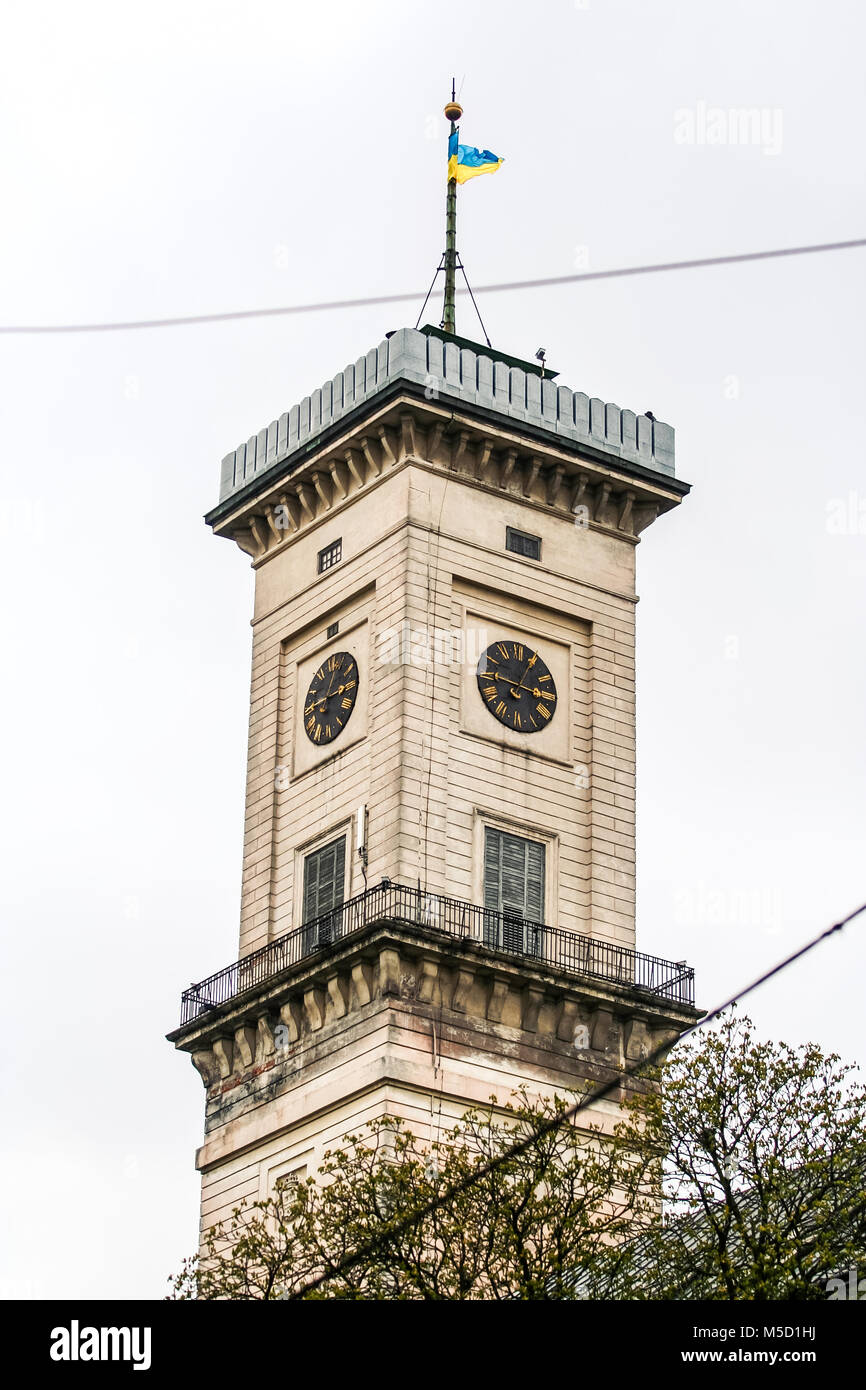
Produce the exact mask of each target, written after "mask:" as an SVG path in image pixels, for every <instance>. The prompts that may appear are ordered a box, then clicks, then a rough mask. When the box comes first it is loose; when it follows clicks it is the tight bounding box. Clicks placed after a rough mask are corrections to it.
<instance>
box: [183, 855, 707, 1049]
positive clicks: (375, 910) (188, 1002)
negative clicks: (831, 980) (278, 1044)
mask: <svg viewBox="0 0 866 1390" xmlns="http://www.w3.org/2000/svg"><path fill="white" fill-rule="evenodd" d="M375 922H393V923H395V924H398V925H400V926H412V927H418V926H420V927H426V928H429V929H430V930H433V931H438V932H444V933H446V934H447V935H448V936H452V937H458V938H461V939H464V940H467V941H474V942H477V943H478V945H479V946H485V947H488V948H489V949H490V950H493V951H496V952H502V953H505V954H507V955H511V956H517V957H520V958H521V959H524V960H527V959H528V960H537V961H538V962H540V963H541V964H544V965H552V966H555V967H556V969H558V970H563V971H565V972H566V973H567V974H569V975H574V976H579V977H581V976H582V977H589V978H591V979H597V980H606V981H608V982H610V983H613V984H619V985H626V986H627V987H628V988H630V989H638V990H643V991H646V993H647V994H650V995H653V996H655V997H656V998H658V999H666V1000H669V1001H671V1002H672V1003H675V1004H692V1005H693V1004H694V998H695V972H694V970H692V969H691V968H690V967H689V966H687V965H685V964H684V962H682V961H669V960H662V959H661V957H659V956H648V955H645V954H644V953H643V952H642V951H632V950H630V949H629V948H628V947H627V946H618V945H616V944H615V943H614V942H611V941H600V940H598V939H597V938H596V937H592V936H579V935H578V934H577V933H576V932H571V931H564V930H563V929H562V928H560V927H548V926H546V925H545V924H544V923H543V922H530V921H527V920H526V919H525V918H523V917H520V916H518V915H517V914H515V913H510V912H493V911H491V910H490V909H488V908H485V907H476V906H475V905H474V904H473V903H467V902H462V901H461V900H460V899H458V898H443V897H442V896H440V894H438V893H427V892H425V891H424V890H423V889H419V888H408V887H406V886H404V885H403V884H399V883H391V882H390V881H389V880H387V879H386V880H384V881H383V882H382V883H381V884H378V885H377V886H376V887H375V888H368V889H367V891H366V892H365V893H359V894H358V896H357V897H355V898H350V899H349V900H348V901H347V902H344V903H342V904H341V905H340V907H335V908H333V909H332V910H331V911H330V912H326V913H324V914H323V915H322V916H320V917H316V918H314V919H313V920H312V921H310V922H305V923H304V924H303V925H302V926H300V927H296V928H295V929H294V930H293V931H290V932H286V933H285V934H284V935H283V936H278V937H277V938H276V940H274V941H269V942H268V944H267V946H262V947H260V948H259V950H258V951H253V952H252V954H251V955H249V956H244V957H243V959H242V960H239V961H236V962H235V963H234V965H229V966H227V967H226V969H225V970H219V971H217V973H216V974H215V975H210V976H209V977H208V978H207V979H206V980H202V981H201V982H200V983H199V984H197V985H190V987H189V989H185V990H184V991H183V995H182V999H181V1025H183V1024H185V1023H191V1022H192V1021H193V1020H194V1019H196V1018H199V1017H201V1016H202V1015H203V1014H206V1013H208V1012H209V1011H210V1010H211V1009H216V1008H219V1006H220V1005H221V1004H227V1003H228V1002H229V1000H231V999H234V997H235V996H236V995H241V994H243V993H245V991H247V990H249V989H253V988H255V987H256V986H259V985H263V984H266V983H267V982H268V981H269V980H271V979H272V978H273V977H274V976H277V975H279V974H280V973H281V972H282V971H284V970H286V969H288V967H289V966H291V965H296V964H297V963H298V962H299V961H301V960H305V959H307V958H308V957H312V956H314V955H316V954H318V953H319V952H320V951H324V950H327V948H328V947H330V946H333V945H334V944H335V943H336V942H338V941H342V940H344V939H345V938H346V937H349V936H351V935H352V934H353V933H354V932H357V931H360V930H361V928H362V927H367V926H370V925H372V924H373V923H375Z"/></svg>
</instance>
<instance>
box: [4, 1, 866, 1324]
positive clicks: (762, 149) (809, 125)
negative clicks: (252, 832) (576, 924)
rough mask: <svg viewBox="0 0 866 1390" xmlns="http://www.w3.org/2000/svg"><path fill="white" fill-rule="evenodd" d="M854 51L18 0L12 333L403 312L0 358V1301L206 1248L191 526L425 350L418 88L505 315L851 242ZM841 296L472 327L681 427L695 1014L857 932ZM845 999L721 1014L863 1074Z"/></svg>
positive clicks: (233, 581)
mask: <svg viewBox="0 0 866 1390" xmlns="http://www.w3.org/2000/svg"><path fill="white" fill-rule="evenodd" d="M449 13H450V15H451V18H450V20H449V17H448V16H449ZM863 28H864V25H863V19H862V12H861V13H858V7H857V6H856V5H855V4H854V3H853V0H852V3H849V4H844V3H839V2H838V0H836V3H833V2H832V0H831V3H824V4H822V5H821V6H816V5H814V4H812V3H801V2H800V0H797V2H796V3H791V0H785V2H784V3H782V0H777V2H776V3H771V2H770V0H765V3H760V4H754V3H751V2H750V3H728V4H725V5H716V4H712V5H711V4H706V3H694V0H690V3H679V4H677V3H658V4H651V5H650V4H644V3H639V0H619V2H618V3H617V2H616V0H589V4H587V5H584V4H575V3H573V0H549V2H548V3H547V4H545V5H544V6H537V7H529V6H526V5H518V4H516V3H514V2H513V0H499V2H498V3H496V4H492V3H486V4H479V3H475V4H473V3H464V4H462V5H461V6H459V7H456V8H454V9H453V10H452V11H451V12H449V11H447V10H445V9H443V7H442V6H441V5H433V4H406V3H401V4H398V3H377V2H376V0H371V2H370V3H368V4H366V5H364V6H361V5H358V4H357V3H345V4H343V3H331V4H322V5H319V6H316V7H313V6H301V5H294V4H285V3H284V4H277V3H248V2H247V3H244V4H240V3H229V4H226V3H213V0H209V3H207V4H204V3H201V4H199V3H181V4H178V3H171V4H168V3H165V2H164V0H150V3H149V4H147V5H143V4H140V3H126V4H122V5H118V4H116V3H114V4H109V3H105V4H97V3H87V0H81V2H80V3H78V4H76V5H74V6H69V5H63V4H60V3H54V4H43V3H38V0H37V3H34V0H27V3H10V0H7V4H6V6H5V14H4V19H3V21H2V35H0V112H2V127H0V130H2V137H0V186H2V190H3V204H4V216H3V218H2V222H0V304H2V308H0V319H2V322H3V323H5V324H14V323H49V322H59V321H64V320H67V321H80V320H102V319H113V318H120V319H129V318H140V317H149V316H159V315H171V314H182V313H193V314H194V313H207V312H210V311H214V310H221V309H234V308H248V307H255V306H262V307H267V306H270V305H274V304H286V303H292V302H293V301H307V300H311V299H315V300H320V299H328V298H341V297H350V296H356V295H366V294H380V293H381V294H387V293H392V292H394V291H398V290H404V289H411V288H412V287H413V286H417V288H418V290H419V302H418V305H417V306H415V307H412V306H397V307H396V308H394V307H387V308H384V309H377V308H369V309H363V310H353V311H351V312H341V313H335V314H326V313H320V314H315V315H310V316H309V317H307V318H303V319H299V318H291V319H270V320H263V321H257V322H246V323H238V324H220V325H214V326H210V327H202V328H179V329H173V330H165V331H151V332H139V333H119V334H110V335H100V336H93V337H59V338H46V337H0V400H2V445H3V479H2V484H0V532H2V541H3V543H2V549H0V557H2V564H3V567H4V585H3V594H4V600H5V601H4V604H3V609H2V624H3V632H2V639H3V640H2V650H3V654H4V656H5V658H6V678H5V681H4V684H3V699H4V705H5V711H4V713H5V717H4V721H3V733H4V735H5V751H4V758H3V768H4V787H5V792H6V795H5V797H4V798H3V801H4V808H3V827H2V835H3V845H4V849H5V856H4V857H5V873H4V875H3V883H2V898H3V909H4V919H5V923H6V949H7V967H6V979H7V987H6V997H7V1002H6V1010H7V1022H8V1023H9V1025H11V1026H10V1027H9V1028H8V1031H7V1038H6V1046H5V1048H4V1050H3V1062H2V1073H3V1083H2V1084H3V1106H4V1117H5V1121H6V1123H5V1130H6V1136H5V1144H4V1156H3V1165H4V1172H3V1176H4V1179H5V1190H6V1192H7V1194H9V1197H10V1200H8V1201H7V1202H6V1203H4V1211H3V1218H2V1219H3V1222H4V1223H5V1224H7V1225H8V1227H9V1230H8V1231H7V1233H6V1237H5V1239H4V1240H3V1247H4V1250H5V1252H6V1257H7V1264H6V1267H5V1268H4V1269H3V1271H2V1274H0V1294H3V1295H5V1296H7V1297H22V1296H28V1295H33V1296H37V1297H52V1296H54V1297H56V1296H61V1295H80V1296H84V1297H98V1296H143V1297H160V1296H162V1294H163V1292H164V1277H165V1276H166V1275H167V1274H168V1273H169V1272H170V1271H172V1270H173V1269H176V1268H177V1266H178V1264H179V1261H180V1258H181V1256H182V1255H183V1254H185V1253H187V1252H189V1251H190V1250H191V1249H192V1248H193V1247H194V1244H195V1240H196V1222H197V1211H198V1198H197V1177H196V1175H195V1172H194V1169H193V1166H192V1165H193V1156H194V1150H195V1147H196V1145H197V1144H198V1143H199V1142H200V1139H201V1128H202V1117H203V1095H202V1087H201V1083H200V1081H199V1079H198V1077H197V1075H196V1074H195V1072H194V1071H193V1069H192V1067H190V1066H189V1064H188V1063H187V1062H186V1060H185V1059H184V1058H183V1057H181V1056H178V1055H175V1054H174V1053H173V1051H172V1049H171V1048H170V1047H169V1045H168V1044H167V1043H166V1042H164V1041H163V1034H164V1033H165V1032H166V1031H167V1030H168V1029H169V1028H171V1027H173V1026H174V1025H175V1023H176V1020H177V1012H178V1001H179V994H180V990H181V988H182V987H183V986H184V985H186V984H188V983H189V982H190V981H191V980H193V979H199V978H201V977H202V976H204V975H206V974H207V973H209V972H210V971H212V970H214V969H217V968H219V967H221V966H223V965H225V964H228V963H229V962H230V961H231V960H232V959H233V958H234V956H235V954H236V947H237V927H238V907H239V890H240V864H241V832H242V823H243V776H244V764H245V756H246V720H247V696H248V681H249V648H250V632H249V617H250V609H251V595H252V575H251V572H250V570H249V568H248V565H247V562H246V559H245V557H243V556H242V555H241V554H240V552H238V551H237V550H236V549H235V548H234V547H233V546H231V545H230V544H227V543H225V542H221V541H217V540H215V539H214V538H213V537H212V536H211V534H210V532H209V531H208V530H207V528H205V527H204V525H203V524H202V520H201V516H202V513H203V512H204V511H205V510H207V509H208V508H209V507H210V506H212V505H213V504H214V503H215V501H216V499H217V485H218V474H219V460H220V458H221V456H222V455H223V454H224V453H226V452H228V450H229V449H231V448H234V447H235V445H236V444H238V443H239V442H240V441H241V440H242V439H244V438H246V437H248V436H249V435H250V434H251V433H252V432H253V431H254V430H256V429H258V428H260V427H261V426H262V425H265V424H267V422H268V421H270V420H272V419H273V418H274V417H275V416H276V415H278V414H279V413H280V412H281V411H282V410H283V409H285V408H287V407H288V406H289V405H290V404H292V403H293V402H294V401H296V400H298V399H299V398H300V397H301V396H302V395H304V394H305V393H307V392H308V391H309V390H310V389H311V388H313V387H315V386H317V385H320V384H321V382H322V381H323V380H324V379H325V378H326V377H329V376H331V375H333V374H334V373H335V372H336V371H338V370H340V369H341V368H342V367H343V366H344V365H345V363H346V362H348V361H351V360H354V359H355V358H356V357H357V356H359V355H360V353H361V352H363V351H365V350H366V349H367V348H369V347H371V346H372V345H373V344H374V343H376V342H378V341H379V340H380V339H381V338H382V336H383V333H384V332H385V331H386V330H388V329H390V328H396V327H399V326H401V325H403V324H407V323H408V324H412V323H414V321H415V317H416V314H417V312H418V308H420V299H421V297H422V296H423V292H424V290H425V289H426V287H427V284H428V283H429V280H430V277H431V275H432V272H433V269H434V267H435V265H436V262H437V260H438V257H439V254H440V252H441V249H442V244H443V205H444V171H445V135H446V123H445V121H444V119H443V118H442V115H441V108H442V105H443V103H444V101H445V98H446V97H447V95H448V93H449V81H450V77H451V74H452V72H456V75H457V80H458V84H461V83H462V100H463V104H464V106H465V108H466V114H465V117H464V121H463V126H462V135H463V139H464V140H465V141H466V142H467V143H470V144H478V145H481V146H486V147H488V148H490V149H492V150H494V151H495V152H496V153H497V154H500V155H503V156H504V157H505V161H506V162H505V164H504V166H503V168H502V170H501V171H500V172H499V173H497V174H496V175H495V176H494V177H492V178H484V179H479V180H476V181H473V182H472V183H470V184H468V185H467V186H466V187H465V188H463V189H462V190H461V193H460V214H459V216H460V226H459V245H460V249H461V252H462V255H463V258H464V261H465V263H466V266H467V268H468V271H469V274H470V277H472V278H473V279H474V280H475V281H476V282H478V283H484V282H496V281H502V280H508V279H513V278H517V279H523V278H528V277H534V276H544V275H557V274H567V273H569V272H570V271H573V270H575V269H580V268H581V267H582V266H584V265H586V264H588V266H589V267H590V268H592V269H603V268H605V267H608V266H617V265H627V264H638V263H640V262H645V261H648V262H656V261H663V260H674V259H680V258H683V257H692V256H712V255H720V254H724V253H726V252H734V251H748V250H757V249H762V248H766V247H773V246H787V245H797V244H803V243H808V242H825V241H831V240H841V239H847V238H851V237H856V236H859V235H863V227H864V221H863V192H862V172H861V171H862V131H863V129H864V124H866V122H864V105H866V102H864V94H863V83H862V50H863V39H864V34H863ZM743 107H748V108H758V109H760V110H762V111H763V112H764V113H765V116H764V129H763V133H761V132H760V131H759V136H760V138H759V140H758V143H746V144H742V143H736V142H735V141H736V138H737V135H738V130H739V127H738V126H737V124H736V120H735V118H733V119H730V120H729V118H728V115H727V113H729V112H730V111H731V110H736V109H738V108H743ZM713 108H715V109H717V110H718V111H721V112H722V113H724V119H723V120H721V124H719V121H720V119H721V118H719V117H718V116H716V117H713V116H712V114H711V113H712V109H713ZM708 113H710V114H709V115H708ZM708 119H709V120H713V119H714V120H716V126H715V129H716V131H717V132H719V131H721V134H722V136H724V143H712V144H711V143H708V142H707V139H706V137H707V133H708V129H709V127H708V125H707V121H708ZM725 122H727V124H725ZM690 131H691V137H692V142H691V143H690V142H689V136H690ZM701 132H703V137H704V138H703V140H702V138H701ZM864 267H866V253H864V252H863V251H847V252H841V253H838V254H831V255H823V256H812V257H804V258H801V259H790V260H784V261H778V262H765V263H759V264H757V265H746V266H732V267H726V268H719V269H713V270H702V271H688V272H683V273H681V274H673V275H659V276H654V277H648V278H646V279H628V280H622V281H607V282H600V283H595V284H588V285H583V286H573V287H567V288H564V289H561V288H560V289H555V290H546V291H528V292H521V293H517V294H511V295H508V294H496V295H490V296H487V297H486V298H485V299H484V301H483V303H482V311H483V313H484V315H485V318H486V321H487V327H488V331H489V333H490V336H491V338H492V340H493V342H494V343H495V344H496V345H497V346H498V347H500V348H502V349H504V350H505V351H511V352H514V353H516V354H518V355H529V356H531V355H532V353H533V352H534V351H535V349H536V348H537V347H538V346H540V345H543V346H545V347H546V348H547V350H548V361H549V363H550V365H551V366H552V367H554V368H556V369H557V370H559V372H560V374H561V380H562V382H563V383H565V384H567V385H569V386H571V387H573V388H575V389H579V390H582V391H586V392H588V393H589V394H590V395H599V396H602V397H603V398H604V399H605V400H609V401H615V402H617V403H618V404H619V405H621V406H627V407H629V408H630V409H634V410H638V411H643V410H646V409H651V410H652V411H653V412H654V413H655V415H656V416H658V417H659V418H660V419H663V420H667V421H669V422H670V423H672V424H673V425H674V426H675V427H676V430H677V471H678V474H679V475H680V476H681V477H684V478H686V479H687V480H688V481H690V482H691V483H693V485H694V491H693V493H692V495H691V496H690V497H689V498H688V499H687V500H686V501H685V502H684V503H683V505H682V507H681V508H680V509H679V510H678V511H677V512H676V513H675V514H674V515H672V516H669V517H666V518H663V519H662V520H661V521H660V522H659V523H658V524H657V525H656V526H654V527H653V528H652V529H651V530H650V531H649V532H648V533H647V534H646V536H645V538H644V542H643V543H642V544H641V546H640V549H639V553H638V575H639V583H638V588H639V592H640V594H641V603H640V606H639V610H638V624H639V648H638V701H639V703H638V721H639V722H638V737H639V742H638V866H639V877H638V946H639V948H640V949H642V950H644V951H650V952H653V953H656V954H659V955H663V956H667V957H671V958H674V959H679V958H682V957H686V958H688V960H689V961H690V962H691V963H692V964H694V965H695V966H696V968H697V971H698V996H699V1001H700V1002H701V1003H702V1004H705V1005H707V1006H709V1005H711V1004H713V1003H714V1002H716V1001H718V1000H719V999H721V998H723V997H724V996H725V995H726V994H727V993H729V992H730V991H731V990H732V989H734V988H735V987H736V986H737V985H738V984H740V983H742V982H744V981H746V980H747V979H748V978H750V977H751V976H752V975H754V974H756V973H757V972H759V971H760V970H761V969H762V968H764V967H765V966H766V965H768V964H770V963H772V962H774V961H775V960H776V959H777V958H779V957H780V956H781V955H783V954H785V953H786V952H787V951H788V950H790V949H792V948H793V947H794V946H795V945H798V944H800V943H801V942H802V941H804V940H805V939H806V938H807V937H808V936H809V935H811V934H812V933H813V932H815V931H816V930H818V929H819V928H821V927H822V926H824V925H827V924H829V923H830V922H831V921H832V920H833V919H834V918H835V917H837V916H840V915H842V914H843V913H844V912H846V911H848V910H850V909H851V908H852V907H854V906H855V905H856V904H857V903H858V902H859V901H861V900H862V899H863V898H864V897H866V865H864V853H863V840H864V836H863V831H864V824H863V821H864V817H863V786H864V781H866V768H864V746H863V709H864V704H866V689H864V686H866V669H864V668H866V660H864V640H863V628H864V624H863V595H864V575H866V476H864V472H866V470H864V460H863V439H864V421H863V411H862V382H863V376H864V348H863V330H862V293H863V283H864ZM439 315H440V307H439V304H438V303H437V304H436V306H435V307H434V308H433V310H432V312H431V313H430V314H429V315H428V317H429V318H430V319H431V320H432V321H438V319H439ZM458 331H461V332H463V333H465V334H467V336H470V337H477V336H478V335H477V329H476V325H475V324H474V323H473V321H472V318H471V312H470V308H469V306H468V305H467V304H466V302H465V301H461V302H460V304H459V305H458ZM837 504H838V505H837ZM828 528H829V529H828ZM864 966H866V925H864V924H863V923H861V924H860V925H859V926H852V927H851V928H850V929H849V931H848V933H847V934H846V936H845V937H844V938H836V939H834V940H833V941H831V942H829V943H828V944H826V945H825V946H823V947H822V948H821V950H820V952H819V953H817V954H814V955H813V956H812V957H810V959H809V961H808V963H804V964H801V965H799V966H797V967H795V968H794V969H792V970H791V971H789V972H787V973H786V974H785V975H784V976H783V977H782V978H781V979H779V980H778V981H776V982H775V983H773V984H772V985H771V986H769V987H767V988H766V989H765V990H764V991H762V992H761V993H760V995H758V996H756V997H755V999H754V1001H753V1003H752V1005H751V1012H752V1013H753V1016H754V1017H755V1018H756V1019H757V1021H758V1023H759V1025H760V1027H761V1028H762V1030H764V1031H766V1032H769V1033H772V1034H774V1035H776V1036H780V1037H787V1038H789V1039H790V1040H791V1041H794V1042H797V1041H801V1040H803V1039H806V1038H814V1039H816V1040H817V1041H819V1042H820V1043H822V1044H823V1045H825V1046H826V1047H829V1048H835V1049H837V1050H838V1051H839V1052H841V1053H842V1054H843V1055H844V1056H846V1057H849V1058H859V1059H860V1060H861V1061H863V1060H866V1043H864V1036H863V1024H862V1008H863V1005H862V999H863V983H862V982H863V971H864Z"/></svg>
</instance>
